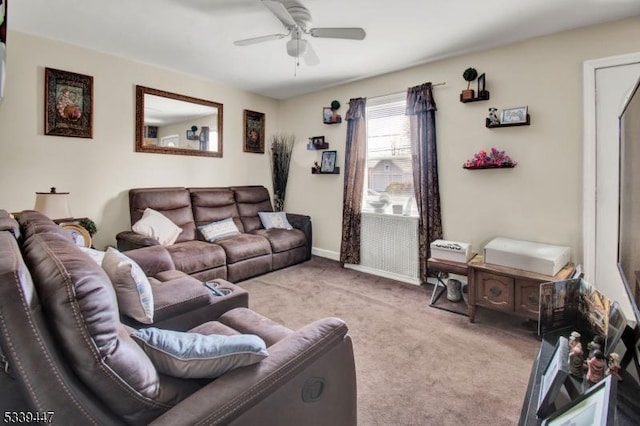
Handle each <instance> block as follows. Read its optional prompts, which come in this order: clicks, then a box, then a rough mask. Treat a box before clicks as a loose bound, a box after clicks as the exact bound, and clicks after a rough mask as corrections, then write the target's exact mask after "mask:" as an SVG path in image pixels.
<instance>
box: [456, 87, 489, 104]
mask: <svg viewBox="0 0 640 426" xmlns="http://www.w3.org/2000/svg"><path fill="white" fill-rule="evenodd" d="M489 97H490V94H489V91H488V90H484V91H482V92H479V93H478V96H476V97H474V98H471V99H462V93H460V102H462V103H463V104H466V103H468V102H478V101H488V100H489Z"/></svg>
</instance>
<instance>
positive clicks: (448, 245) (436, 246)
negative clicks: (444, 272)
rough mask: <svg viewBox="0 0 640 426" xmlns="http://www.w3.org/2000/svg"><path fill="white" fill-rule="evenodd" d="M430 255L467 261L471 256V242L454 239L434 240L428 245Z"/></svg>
mask: <svg viewBox="0 0 640 426" xmlns="http://www.w3.org/2000/svg"><path fill="white" fill-rule="evenodd" d="M430 248H431V257H432V258H434V259H440V260H450V261H453V262H462V263H467V262H468V261H469V259H470V258H471V254H472V253H471V244H469V243H460V242H456V241H447V240H435V241H434V242H432V243H431V245H430Z"/></svg>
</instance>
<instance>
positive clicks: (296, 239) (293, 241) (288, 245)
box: [253, 228, 307, 253]
mask: <svg viewBox="0 0 640 426" xmlns="http://www.w3.org/2000/svg"><path fill="white" fill-rule="evenodd" d="M253 234H255V235H260V236H262V237H264V238H266V239H267V240H269V243H270V244H271V251H272V252H273V253H281V252H283V251H288V250H292V249H294V248H297V247H302V246H304V245H305V244H306V242H307V239H306V238H305V236H304V232H302V231H301V230H299V229H276V228H273V229H258V230H256V231H253Z"/></svg>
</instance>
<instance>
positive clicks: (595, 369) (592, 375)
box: [587, 349, 607, 384]
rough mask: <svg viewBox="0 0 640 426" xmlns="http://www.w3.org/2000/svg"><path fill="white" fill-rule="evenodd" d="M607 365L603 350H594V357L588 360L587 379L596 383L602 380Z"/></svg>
mask: <svg viewBox="0 0 640 426" xmlns="http://www.w3.org/2000/svg"><path fill="white" fill-rule="evenodd" d="M606 366H607V363H606V362H605V360H604V354H603V353H602V351H601V350H599V349H596V350H595V351H593V357H592V358H591V359H590V360H589V361H587V381H588V382H589V383H591V384H594V383H598V382H599V381H600V380H602V379H603V378H604V370H605V367H606Z"/></svg>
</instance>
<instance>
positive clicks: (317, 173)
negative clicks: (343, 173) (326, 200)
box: [311, 167, 340, 175]
mask: <svg viewBox="0 0 640 426" xmlns="http://www.w3.org/2000/svg"><path fill="white" fill-rule="evenodd" d="M311 174H313V175H339V174H340V167H336V168H335V169H333V171H332V172H320V171H318V170H316V168H315V167H312V168H311Z"/></svg>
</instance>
